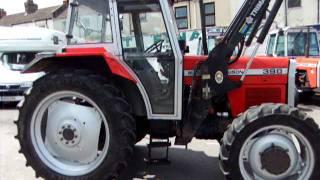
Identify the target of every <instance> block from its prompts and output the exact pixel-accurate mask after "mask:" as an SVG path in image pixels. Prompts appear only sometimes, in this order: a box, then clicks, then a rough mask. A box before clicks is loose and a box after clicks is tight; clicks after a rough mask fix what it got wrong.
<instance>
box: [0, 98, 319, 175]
mask: <svg viewBox="0 0 320 180" xmlns="http://www.w3.org/2000/svg"><path fill="white" fill-rule="evenodd" d="M318 102H319V103H318ZM312 104H313V105H311V104H309V105H300V108H301V109H302V110H304V111H306V112H307V113H308V114H310V115H311V116H312V117H313V118H314V119H316V121H317V122H318V123H319V124H320V107H319V106H320V99H319V100H315V102H312ZM17 116H18V111H17V110H12V109H1V110H0V180H33V179H35V177H34V171H33V170H32V169H31V168H30V167H28V168H27V167H25V158H24V157H23V155H21V154H18V149H19V143H18V142H17V141H16V140H15V139H14V138H13V137H14V136H15V135H16V134H17V130H16V127H15V125H14V124H13V120H14V119H17ZM147 141H148V137H146V138H145V139H144V140H143V141H142V142H140V143H139V144H138V145H137V146H136V147H135V149H134V151H135V152H134V153H135V155H134V157H133V159H132V160H131V161H130V163H129V167H128V168H127V169H126V170H125V172H124V173H123V175H122V176H121V179H125V180H127V179H135V180H137V179H161V180H180V179H184V180H194V179H201V180H212V179H216V180H220V179H221V180H222V179H223V175H222V174H221V172H220V170H219V164H218V152H219V144H218V143H217V141H205V140H194V141H193V142H192V143H191V144H190V145H189V147H188V150H185V148H184V147H177V146H174V147H171V148H170V160H171V163H170V164H168V165H147V164H146V163H145V162H144V158H145V157H146V156H147V149H146V146H145V144H146V143H147ZM156 155H158V156H161V155H164V151H162V152H156Z"/></svg>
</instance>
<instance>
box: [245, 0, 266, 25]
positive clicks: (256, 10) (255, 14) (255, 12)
mask: <svg viewBox="0 0 320 180" xmlns="http://www.w3.org/2000/svg"><path fill="white" fill-rule="evenodd" d="M264 2H265V0H260V1H259V2H258V4H257V5H256V7H255V8H254V9H253V11H252V12H251V14H250V16H249V17H247V19H246V23H247V24H248V25H250V24H252V23H253V21H254V18H255V17H256V16H257V14H258V12H259V11H260V9H261V8H262V6H263V4H264Z"/></svg>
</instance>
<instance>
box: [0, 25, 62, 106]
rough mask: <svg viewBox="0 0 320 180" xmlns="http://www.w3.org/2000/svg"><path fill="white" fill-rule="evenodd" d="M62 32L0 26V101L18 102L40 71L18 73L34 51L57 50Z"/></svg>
mask: <svg viewBox="0 0 320 180" xmlns="http://www.w3.org/2000/svg"><path fill="white" fill-rule="evenodd" d="M64 45H66V38H65V34H64V33H61V32H57V31H53V30H48V29H44V28H36V27H0V69H1V70H0V102H18V101H20V100H22V99H23V93H24V92H25V91H26V90H27V89H29V88H30V87H31V86H32V82H33V81H35V80H36V79H38V78H39V77H41V76H42V75H43V73H33V74H21V73H20V72H21V71H22V70H23V69H24V68H25V66H26V65H27V64H29V63H30V62H31V61H32V60H33V59H35V57H36V54H37V53H42V52H57V51H58V50H59V49H61V48H62V47H63V46H64Z"/></svg>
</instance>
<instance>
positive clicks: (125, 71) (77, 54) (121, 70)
mask: <svg viewBox="0 0 320 180" xmlns="http://www.w3.org/2000/svg"><path fill="white" fill-rule="evenodd" d="M69 68H76V69H87V70H89V71H92V72H94V73H97V74H100V75H102V76H104V77H109V78H111V79H112V80H113V82H114V84H115V85H117V86H118V88H119V89H121V90H122V91H123V93H124V94H125V95H126V97H127V100H128V102H129V103H130V104H131V106H132V110H133V113H134V114H135V115H136V116H146V114H147V113H146V107H145V101H144V99H143V98H142V95H141V92H140V91H139V88H138V86H137V81H136V80H135V78H134V76H133V75H131V73H130V70H129V67H127V65H126V64H124V63H123V62H122V61H121V60H119V59H118V58H117V57H114V56H112V55H111V54H109V53H107V52H106V51H105V50H104V49H103V48H102V49H100V48H95V49H69V50H66V51H65V52H64V53H60V54H39V55H37V57H36V58H35V59H34V60H33V61H32V62H31V63H30V64H29V65H28V66H27V68H26V69H25V70H24V73H33V72H41V71H42V72H46V73H48V72H52V71H56V70H58V69H69Z"/></svg>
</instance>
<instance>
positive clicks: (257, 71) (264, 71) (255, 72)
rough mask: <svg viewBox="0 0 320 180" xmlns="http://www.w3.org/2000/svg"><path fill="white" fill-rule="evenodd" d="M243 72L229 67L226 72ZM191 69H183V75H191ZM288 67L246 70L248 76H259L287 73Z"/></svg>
mask: <svg viewBox="0 0 320 180" xmlns="http://www.w3.org/2000/svg"><path fill="white" fill-rule="evenodd" d="M244 72H245V69H229V70H228V74H229V76H242V75H243V73H244ZM193 74H194V71H193V70H184V76H185V77H190V76H193ZM287 74H288V69H287V68H265V69H249V70H248V72H247V75H248V76H261V75H269V76H273V75H287Z"/></svg>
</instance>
